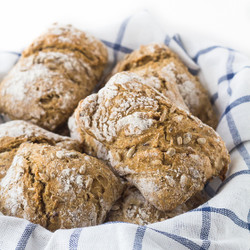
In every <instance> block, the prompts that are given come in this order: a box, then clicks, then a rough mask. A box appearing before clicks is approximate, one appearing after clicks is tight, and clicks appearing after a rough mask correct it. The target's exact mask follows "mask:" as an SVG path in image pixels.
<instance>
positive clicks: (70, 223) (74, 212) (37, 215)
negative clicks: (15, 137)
mask: <svg viewBox="0 0 250 250" xmlns="http://www.w3.org/2000/svg"><path fill="white" fill-rule="evenodd" d="M122 188H123V186H122V184H121V182H120V180H119V179H118V178H117V177H116V176H115V175H114V174H113V172H112V171H111V170H110V169H109V167H107V166H106V165H105V164H104V163H103V162H101V161H100V160H98V159H96V158H94V157H90V156H88V155H86V154H81V153H79V152H76V151H73V150H71V151H69V150H66V149H62V148H59V147H54V146H50V145H41V144H32V143H23V144H22V145H21V146H20V147H19V149H18V151H17V152H16V154H15V157H14V159H13V162H12V164H11V166H10V168H9V170H8V172H7V174H6V176H5V177H4V178H3V179H2V180H1V182H0V197H1V200H0V211H1V212H2V213H3V214H4V215H9V216H16V217H20V218H25V219H27V220H29V221H31V222H33V223H37V224H40V225H41V226H43V227H46V228H47V229H49V230H51V231H55V230H57V229H59V228H74V227H85V226H94V225H98V224H100V223H102V222H103V221H104V220H105V217H106V214H107V212H108V211H109V210H110V208H111V206H112V205H113V204H114V202H115V201H116V200H117V199H118V198H119V197H120V195H121V192H122Z"/></svg>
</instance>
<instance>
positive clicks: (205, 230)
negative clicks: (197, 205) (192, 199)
mask: <svg viewBox="0 0 250 250" xmlns="http://www.w3.org/2000/svg"><path fill="white" fill-rule="evenodd" d="M206 205H208V203H206ZM210 228H211V213H209V212H208V211H202V225H201V233H200V239H201V240H203V243H202V246H201V249H208V248H209V247H210V244H211V242H210V240H208V238H209V237H208V236H209V232H210Z"/></svg>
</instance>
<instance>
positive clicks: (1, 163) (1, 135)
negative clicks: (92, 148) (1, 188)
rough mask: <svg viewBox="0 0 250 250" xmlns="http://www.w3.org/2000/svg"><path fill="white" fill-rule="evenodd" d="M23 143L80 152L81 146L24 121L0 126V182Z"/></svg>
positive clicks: (68, 138)
mask: <svg viewBox="0 0 250 250" xmlns="http://www.w3.org/2000/svg"><path fill="white" fill-rule="evenodd" d="M24 142H33V143H39V144H41V143H44V144H49V145H52V146H59V147H62V148H65V149H68V150H71V149H74V150H77V151H81V150H82V147H81V144H80V143H79V142H78V141H76V140H73V139H71V138H70V137H66V136H60V135H57V134H54V133H52V132H49V131H47V130H45V129H42V128H40V127H38V126H36V125H33V124H31V123H30V122H26V121H18V120H15V121H10V122H6V123H3V124H1V125H0V180H1V179H2V178H3V177H4V176H5V174H6V171H7V170H8V169H9V167H10V165H11V163H12V160H13V158H14V156H15V154H16V152H17V150H18V148H19V147H20V145H21V144H22V143H24Z"/></svg>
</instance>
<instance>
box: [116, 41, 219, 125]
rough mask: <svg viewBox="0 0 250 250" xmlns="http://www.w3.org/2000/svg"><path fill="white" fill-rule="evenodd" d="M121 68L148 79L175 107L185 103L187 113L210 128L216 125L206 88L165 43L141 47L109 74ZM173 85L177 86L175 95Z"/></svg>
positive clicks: (182, 106) (216, 120)
mask: <svg viewBox="0 0 250 250" xmlns="http://www.w3.org/2000/svg"><path fill="white" fill-rule="evenodd" d="M121 71H131V72H135V73H136V74H138V75H140V76H143V77H145V78H146V81H147V82H148V83H150V82H151V84H152V85H153V86H154V87H155V88H156V89H157V90H158V91H160V92H161V93H162V94H164V95H165V96H166V97H168V98H169V99H170V100H171V101H173V102H174V103H175V104H176V105H177V106H179V107H181V108H184V109H185V108H186V107H185V106H184V105H185V104H186V106H187V107H188V109H189V110H190V112H191V113H192V114H193V115H194V116H197V117H198V118H199V119H200V120H201V121H202V122H204V123H206V124H208V125H209V126H211V127H213V128H214V129H215V128H216V127H217V124H218V119H217V117H216V115H215V113H214V110H213V108H212V105H211V103H210V100H209V96H208V93H207V91H206V90H205V88H204V87H203V86H202V84H201V83H200V82H199V80H198V78H197V77H194V76H193V75H192V74H190V72H189V71H188V69H187V67H186V66H185V65H184V64H183V62H182V61H181V60H180V59H179V57H178V56H177V55H176V54H175V53H174V52H173V51H171V50H170V49H169V48H168V47H167V46H165V45H163V44H149V45H146V46H141V47H140V49H138V50H135V51H134V52H132V53H131V54H129V55H127V56H126V57H125V58H124V60H122V61H121V62H119V63H118V64H117V65H116V67H115V69H114V70H113V74H115V73H117V72H121ZM175 88H178V89H179V93H178V94H176V92H177V91H176V89H175ZM180 96H181V97H182V98H183V99H182V98H180ZM183 100H184V102H183ZM183 103H184V105H183ZM186 109H187V108H186Z"/></svg>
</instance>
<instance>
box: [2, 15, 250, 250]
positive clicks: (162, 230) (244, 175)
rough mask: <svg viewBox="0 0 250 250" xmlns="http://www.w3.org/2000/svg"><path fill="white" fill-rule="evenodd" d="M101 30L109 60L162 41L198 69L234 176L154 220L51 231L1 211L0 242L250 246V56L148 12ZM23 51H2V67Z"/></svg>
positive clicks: (6, 245) (27, 245) (23, 245)
mask: <svg viewBox="0 0 250 250" xmlns="http://www.w3.org/2000/svg"><path fill="white" fill-rule="evenodd" d="M94 35H96V36H98V37H99V38H101V39H102V41H103V42H104V43H105V44H106V45H107V47H108V48H109V56H110V68H111V67H112V66H114V65H115V64H116V62H117V61H118V60H120V59H121V58H122V57H124V55H125V54H126V53H130V52H131V51H132V50H133V49H137V48H138V47H139V46H140V45H142V44H148V43H151V42H163V43H165V44H166V45H168V46H169V47H170V48H171V49H172V50H174V51H175V52H176V53H177V54H178V55H179V56H180V57H181V59H182V60H183V61H184V62H185V64H186V65H187V66H188V68H189V70H190V71H191V72H192V73H193V74H196V75H198V76H199V78H200V80H201V82H202V84H204V86H205V87H206V88H207V90H208V91H209V93H210V95H211V102H212V103H213V105H214V107H215V109H216V112H217V114H218V117H220V122H219V125H218V129H217V132H218V133H219V134H220V135H221V137H222V138H223V139H224V141H225V142H226V145H227V148H228V150H229V151H230V154H231V161H232V163H231V166H230V169H229V171H228V173H227V179H226V180H225V181H224V182H223V183H221V182H220V181H219V180H218V179H215V180H214V181H212V182H211V183H209V184H208V185H206V191H207V193H208V194H209V195H210V197H211V199H210V200H209V201H208V202H207V203H205V204H203V205H202V206H200V207H198V208H196V209H194V210H191V211H190V212H187V213H185V214H182V215H179V216H176V217H174V218H172V219H168V220H165V221H162V222H158V223H154V224H150V225H148V226H138V225H134V224H129V223H121V222H112V223H105V224H103V225H100V226H94V227H85V228H76V229H70V230H57V231H56V232H54V233H52V232H49V231H48V230H46V229H44V228H42V227H41V226H39V225H34V224H32V223H30V222H28V221H26V220H24V219H19V218H14V217H7V216H3V215H0V249H14V248H15V249H37V250H38V249H91V250H94V249H98V250H99V249H126V250H128V249H136V250H139V249H145V250H146V249H150V250H152V249H192V250H194V249H220V250H222V249H226V250H230V249H249V248H250V232H249V231H250V142H249V139H250V125H249V124H250V112H249V110H250V85H249V82H250V60H249V59H248V58H247V57H245V56H244V55H242V54H240V53H239V52H237V51H235V50H233V49H230V48H225V47H222V46H219V45H214V44H213V43H212V42H209V41H207V40H202V38H199V37H198V35H197V37H189V38H185V39H184V40H181V37H180V36H179V35H175V36H173V37H170V36H168V35H166V34H165V31H164V29H162V28H161V27H160V26H159V25H158V24H157V23H156V22H155V21H153V20H152V17H151V15H150V14H148V13H147V12H140V13H137V14H136V15H133V16H131V17H129V18H127V19H126V20H124V22H123V23H122V24H120V25H116V24H115V25H114V27H109V28H106V29H102V30H100V31H96V32H95V33H94ZM7 54H9V56H7ZM18 56H19V54H18V53H8V52H5V53H3V52H0V75H3V74H4V73H7V70H8V69H9V66H11V65H13V63H14V62H15V61H16V60H17V58H18ZM3 62H4V63H3ZM3 65H4V66H5V68H3ZM7 66H8V67H7ZM0 122H1V121H0ZM2 122H3V119H2Z"/></svg>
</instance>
